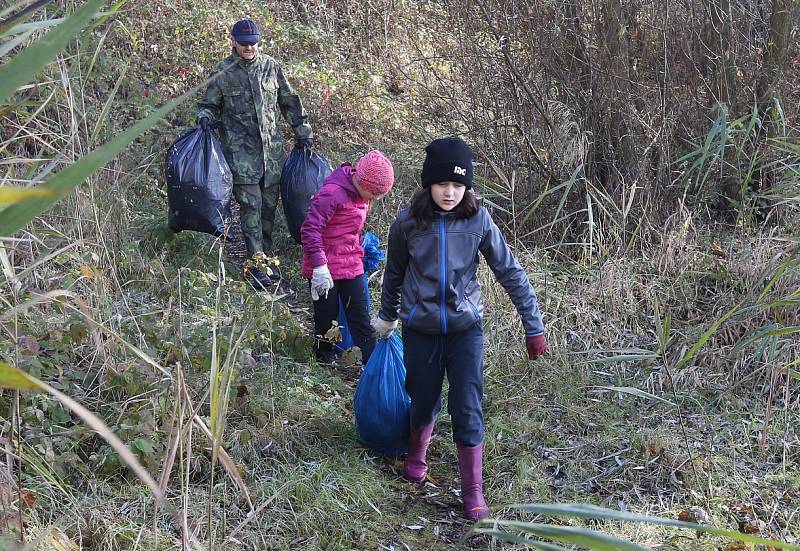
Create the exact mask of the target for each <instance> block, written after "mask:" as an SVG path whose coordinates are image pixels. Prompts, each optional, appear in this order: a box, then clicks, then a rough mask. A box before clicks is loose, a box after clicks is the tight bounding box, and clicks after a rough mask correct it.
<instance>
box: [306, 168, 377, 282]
mask: <svg viewBox="0 0 800 551" xmlns="http://www.w3.org/2000/svg"><path fill="white" fill-rule="evenodd" d="M354 170H355V169H353V167H352V166H351V165H350V163H344V164H342V165H341V166H340V167H339V168H337V169H336V170H334V171H333V174H331V175H330V176H328V177H327V178H325V184H324V185H323V186H322V189H320V190H319V191H318V192H317V193H316V194H315V195H314V197H313V198H312V199H311V205H310V206H309V207H308V214H307V215H306V221H305V222H303V225H302V226H301V227H300V241H301V242H302V244H303V276H305V277H308V278H310V277H311V273H312V271H313V270H314V268H316V267H317V266H322V265H323V264H327V265H328V269H329V270H330V271H331V277H332V278H333V279H334V280H336V279H353V278H355V277H357V276H359V275H361V274H363V273H364V264H363V263H362V260H361V259H362V258H363V256H364V249H363V248H362V247H361V228H363V227H364V221H365V220H366V219H367V208H368V207H369V201H366V200H364V199H362V198H361V195H360V194H359V193H358V190H357V189H356V187H355V185H353V172H354Z"/></svg>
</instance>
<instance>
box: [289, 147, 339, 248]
mask: <svg viewBox="0 0 800 551" xmlns="http://www.w3.org/2000/svg"><path fill="white" fill-rule="evenodd" d="M331 172H333V171H332V170H331V165H330V164H328V161H327V160H326V159H325V157H323V156H322V155H320V154H319V153H315V152H314V151H312V150H311V148H310V147H295V148H294V149H293V150H292V152H291V153H289V157H288V158H287V159H286V162H284V163H283V171H282V172H281V202H282V203H283V213H284V214H285V215H286V225H287V226H289V233H290V234H291V235H292V237H293V238H294V240H295V241H296V242H297V243H300V226H302V225H303V222H304V221H305V219H306V213H308V206H309V205H310V204H311V197H312V196H313V195H314V194H315V193H316V192H317V191H319V189H320V188H321V187H322V183H323V182H324V181H325V178H327V177H328V176H329V175H330V173H331Z"/></svg>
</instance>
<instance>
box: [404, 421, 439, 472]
mask: <svg viewBox="0 0 800 551" xmlns="http://www.w3.org/2000/svg"><path fill="white" fill-rule="evenodd" d="M431 434H433V423H431V424H430V425H425V426H424V427H420V428H418V429H415V428H414V427H411V436H410V437H409V439H408V453H407V454H406V460H405V461H404V462H403V477H404V478H405V479H406V480H410V481H411V482H422V481H423V480H425V476H426V475H427V474H428V463H427V462H426V461H425V457H426V456H427V455H428V445H429V444H430V443H431Z"/></svg>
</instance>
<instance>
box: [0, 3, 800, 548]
mask: <svg viewBox="0 0 800 551" xmlns="http://www.w3.org/2000/svg"><path fill="white" fill-rule="evenodd" d="M22 4H26V3H25V2H23V3H22ZM22 4H20V5H11V6H10V8H9V9H8V10H7V11H6V12H2V13H3V15H0V17H7V16H8V15H9V13H11V12H13V11H14V10H15V9H17V8H22V7H23V6H22ZM82 4H83V2H62V3H59V5H57V6H56V5H48V6H46V7H43V8H39V9H37V10H35V11H33V14H32V16H31V17H30V19H29V23H34V25H33V27H29V28H27V29H29V30H30V34H26V33H27V32H28V31H27V30H26V31H24V32H16V31H15V32H9V31H8V29H7V28H6V27H5V26H3V25H0V32H3V33H6V34H3V35H0V46H2V47H3V48H4V49H7V51H5V50H4V56H8V57H11V56H14V55H16V54H18V53H19V52H20V51H21V50H22V49H23V48H26V47H29V46H30V45H32V44H34V43H36V41H38V40H39V39H41V37H42V36H44V33H45V31H44V30H42V29H38V28H37V27H36V23H42V22H46V21H48V20H49V19H52V18H54V17H59V16H62V15H64V14H65V13H71V12H72V11H74V9H75V8H76V7H77V6H79V5H82ZM4 9H5V8H4ZM799 10H800V6H798V5H797V3H792V2H789V1H788V0H772V1H766V0H703V1H690V2H653V1H649V0H642V1H633V0H557V1H555V0H554V1H545V2H513V1H507V0H497V1H493V0H487V1H467V2H409V1H405V0H392V1H389V0H376V1H371V2H355V1H352V0H334V1H324V0H315V1H311V2H300V1H293V2H290V3H276V2H271V1H270V2H266V3H264V2H252V1H249V0H246V1H242V2H237V3H233V2H223V3H209V2H205V1H198V2H191V3H189V2H184V1H182V0H181V1H174V2H139V3H130V2H129V3H127V4H125V5H124V6H123V8H122V10H121V11H120V13H118V14H117V15H115V16H114V17H112V18H109V19H108V20H104V21H101V22H100V24H99V25H98V26H97V27H95V28H92V29H91V30H90V31H87V32H86V33H84V34H83V35H81V36H80V37H79V38H78V39H77V40H74V41H72V42H71V43H70V45H69V46H68V47H67V49H66V50H65V51H64V52H63V54H61V55H59V56H58V57H57V59H56V61H55V62H53V63H51V64H49V65H48V66H47V67H46V69H45V70H44V71H43V72H42V73H41V74H40V75H38V76H37V79H36V82H37V85H36V86H35V87H28V88H24V89H22V90H20V91H19V92H18V93H17V95H16V96H14V97H13V98H12V100H10V101H8V102H6V103H4V104H3V105H2V106H0V155H2V164H0V185H2V186H3V187H5V186H9V185H17V186H26V187H29V186H35V185H39V184H41V182H43V181H47V179H48V178H50V177H51V176H52V175H53V174H58V173H59V172H61V171H62V170H63V169H64V168H65V167H66V166H68V165H71V164H72V163H74V162H76V161H78V160H79V159H80V158H82V157H85V156H86V154H87V153H88V152H90V151H92V150H93V149H95V148H97V147H98V146H99V145H100V144H103V143H106V142H108V141H109V140H110V139H111V138H112V137H113V136H115V135H118V134H119V133H120V132H121V131H123V130H125V129H127V128H129V127H130V126H131V124H132V122H133V121H135V120H138V119H140V118H142V117H144V116H146V115H147V114H148V113H150V112H152V110H153V109H154V108H155V106H158V105H161V104H162V103H163V102H165V101H167V100H169V99H171V98H174V97H176V96H178V95H180V94H181V93H183V92H185V91H187V90H189V89H190V88H191V87H192V86H194V85H196V84H199V83H201V82H202V80H203V78H204V77H205V75H206V74H207V70H208V67H209V66H210V65H211V63H213V61H214V60H216V59H218V58H220V57H222V56H223V55H225V54H226V46H225V33H226V29H227V28H228V27H229V26H230V24H231V23H232V22H233V21H234V20H235V19H237V18H238V17H240V16H243V15H249V16H252V17H253V18H255V19H256V20H257V21H259V22H260V23H261V24H262V26H263V27H264V30H265V34H266V36H267V39H266V40H265V41H264V44H263V48H264V49H265V50H266V51H267V52H268V53H270V54H273V55H275V56H276V57H278V58H279V59H280V60H281V61H282V62H283V63H284V67H285V68H286V72H287V74H288V75H289V76H290V78H291V79H292V82H293V84H294V85H295V87H296V88H297V89H298V90H300V91H301V93H302V94H303V98H304V100H305V103H306V106H307V108H308V110H309V111H310V113H311V117H312V123H313V125H314V128H315V131H316V134H317V146H318V148H319V149H320V150H321V151H322V152H323V153H324V154H325V155H326V156H327V157H328V158H329V159H330V160H331V161H332V162H333V163H337V162H340V161H343V160H351V159H353V158H356V157H357V156H358V155H359V154H360V153H362V152H364V151H365V150H367V149H368V148H371V147H378V148H381V149H382V150H384V151H386V152H387V153H388V154H389V155H390V157H391V158H392V159H393V160H394V161H395V166H396V167H397V174H398V184H397V186H396V188H395V192H394V193H393V194H392V196H391V197H390V198H388V199H387V200H385V201H384V202H382V203H381V204H379V205H377V206H376V208H375V209H374V210H373V212H372V213H371V215H370V216H371V218H370V221H369V225H370V228H369V229H371V230H372V231H374V232H375V233H377V234H378V235H380V236H381V237H382V238H385V234H386V231H387V229H388V225H389V222H390V220H391V219H392V217H393V215H394V213H395V211H396V209H397V207H398V206H400V205H401V204H403V203H404V202H405V201H406V200H407V199H408V197H409V196H410V194H411V193H412V192H413V190H414V188H415V187H416V185H417V184H416V182H417V180H418V173H419V168H420V164H421V160H422V153H423V151H422V150H423V147H424V145H425V143H427V141H428V140H429V139H431V138H432V137H436V136H441V135H443V134H447V133H458V134H460V135H462V136H464V137H465V139H466V140H467V141H469V142H470V143H471V144H473V146H474V148H475V151H476V153H477V154H478V160H479V163H480V164H479V165H478V167H477V170H476V173H477V175H478V182H477V186H476V187H477V189H478V191H479V192H480V193H481V195H482V196H483V198H484V201H485V203H486V204H487V205H489V206H490V207H491V208H492V210H493V214H494V215H495V217H496V218H497V219H498V220H500V221H501V222H502V224H503V227H504V230H505V232H506V235H507V236H508V239H509V241H510V242H512V244H513V245H514V247H515V250H516V251H517V252H518V254H519V257H520V259H521V261H522V263H523V264H524V265H525V267H526V269H527V270H528V272H529V274H530V276H531V279H532V280H533V281H534V285H535V287H536V289H537V292H538V293H539V298H540V302H541V303H542V307H543V311H544V312H545V315H546V322H547V326H548V337H549V339H550V340H551V343H552V349H551V353H550V354H549V357H548V358H547V360H546V361H544V362H539V363H536V364H530V363H527V362H525V361H524V359H523V354H522V350H521V346H520V342H519V341H520V339H519V325H518V321H517V319H516V317H515V316H514V315H512V314H511V313H513V307H512V306H511V304H510V303H509V301H508V299H507V297H506V295H505V293H504V292H503V291H502V289H500V288H499V287H498V286H497V285H496V284H495V283H494V280H493V278H491V277H490V274H488V273H485V274H481V278H482V283H483V285H484V289H485V293H486V298H487V303H488V315H487V320H486V333H487V336H488V338H487V365H486V381H487V383H486V384H487V388H486V406H485V409H486V417H487V442H486V447H487V459H486V470H487V495H488V497H489V499H490V501H491V503H492V504H493V506H494V507H495V512H496V516H497V517H498V518H501V519H517V520H524V521H531V520H540V521H541V520H542V519H543V518H544V517H542V516H539V515H536V514H533V513H526V512H522V511H519V510H517V509H513V508H510V507H507V506H508V505H510V504H512V503H521V502H522V503H524V502H546V503H549V502H559V503H566V502H581V503H593V504H599V505H603V506H606V507H610V508H612V509H616V510H620V509H621V510H627V511H632V512H640V513H648V514H653V515H658V516H662V517H669V518H681V519H682V520H696V521H700V522H703V523H706V522H711V523H713V524H716V525H719V526H725V527H729V528H733V529H738V530H742V531H744V532H750V533H757V534H759V535H762V536H765V537H773V538H777V539H779V540H782V541H785V542H793V543H797V542H798V541H800V539H798V538H800V531H798V526H799V525H800V522H798V519H799V518H800V516H799V515H800V494H799V493H798V491H797V488H798V484H800V468H799V467H798V465H800V455H798V450H800V435H798V433H797V427H798V424H799V423H800V395H798V392H797V384H798V377H799V376H800V375H798V373H800V371H799V370H798V367H800V366H799V365H798V361H799V360H800V339H798V338H797V336H798V334H800V294H799V293H800V261H799V260H798V255H800V251H798V235H797V230H798V221H800V217H798V207H799V206H800V201H799V200H798V197H799V196H800V177H799V175H800V142H798V134H797V128H798V126H799V125H800V120H798V118H799V117H800V113H798V110H797V105H798V104H800V89H799V88H798V86H797V83H798V82H800V80H798V78H797V77H798V71H800V51H799V50H798V44H799V43H800V41H798V40H797V32H798V29H797V18H798V17H797V16H798V11H799ZM16 39H18V40H19V42H18V43H16V44H15V43H12V41H13V40H16ZM3 61H5V58H4V60H3ZM192 113H193V107H192V106H191V100H190V101H189V102H188V103H187V104H184V105H182V106H180V107H179V108H178V109H177V110H176V111H175V113H174V114H170V115H168V116H167V117H165V118H164V120H163V121H162V122H161V123H160V125H159V126H158V127H157V128H155V129H154V130H153V131H151V132H149V133H147V134H144V135H142V136H141V137H140V138H138V139H137V140H136V141H135V142H134V143H133V144H132V145H131V146H130V147H129V148H128V149H126V150H125V152H124V153H122V154H121V155H119V156H115V157H114V158H113V159H110V160H109V162H108V164H106V166H105V168H104V169H102V170H100V171H98V172H97V173H95V174H94V175H93V176H91V177H90V178H88V179H87V180H86V181H85V182H84V183H83V184H82V185H81V186H80V187H79V188H78V189H77V191H75V192H74V193H72V194H70V195H68V196H67V197H65V198H64V199H62V200H61V201H60V202H59V203H58V205H56V206H55V207H54V208H53V209H52V210H50V211H48V212H47V213H46V214H44V215H43V216H40V217H38V218H36V220H34V221H32V222H31V223H29V224H28V225H27V226H26V227H25V228H24V229H23V230H22V231H19V232H16V233H14V234H13V235H7V236H4V237H2V238H0V245H2V247H0V264H1V265H2V276H0V330H1V331H2V333H3V339H2V340H0V360H1V361H2V362H4V363H8V364H10V365H12V366H14V367H17V368H19V369H21V370H23V371H24V372H26V373H28V374H30V375H32V376H34V377H37V378H38V379H40V380H42V381H44V382H45V383H47V384H49V385H50V386H51V387H52V388H53V389H55V390H57V391H60V392H63V393H64V394H66V395H69V396H71V397H72V398H74V399H75V400H77V401H78V402H80V403H81V404H83V406H85V407H86V408H88V410H91V411H92V412H94V413H96V414H97V416H98V417H99V418H100V419H102V420H103V421H104V422H105V424H106V425H107V427H108V429H107V430H108V432H109V433H110V432H113V433H114V434H116V435H117V436H119V437H120V438H121V440H122V441H123V442H124V443H125V444H126V445H127V446H128V448H129V449H130V450H131V451H132V452H133V454H134V455H135V457H136V460H137V461H138V462H139V463H141V464H142V465H143V467H144V468H145V469H146V470H147V471H148V472H149V473H150V475H151V476H152V477H153V479H155V480H156V481H158V482H157V483H158V484H159V486H160V489H161V490H163V491H164V492H165V494H166V501H165V502H164V503H162V504H161V505H160V506H159V507H156V505H155V500H154V498H153V495H152V493H151V492H150V490H148V489H147V488H146V487H145V486H144V485H143V484H141V483H140V481H138V480H137V479H136V478H135V477H134V475H133V474H131V471H130V469H129V463H127V462H126V461H125V460H124V458H122V457H121V456H120V455H119V454H118V453H117V452H115V451H114V450H113V449H112V448H110V447H109V445H108V442H107V441H106V440H105V439H104V438H103V434H104V433H103V430H105V429H102V430H98V429H97V427H96V426H94V425H92V426H91V428H89V426H87V425H86V424H84V422H83V421H82V420H81V419H80V418H79V417H78V416H77V414H76V413H75V410H74V409H70V408H69V407H67V406H66V405H65V402H64V401H59V400H58V399H56V398H54V397H53V395H52V394H46V393H33V392H21V393H16V392H14V391H11V390H2V391H0V392H2V394H0V444H2V449H3V450H4V461H3V462H2V464H3V467H2V468H0V532H5V535H6V536H7V538H6V539H4V540H0V547H1V546H3V545H7V546H16V543H14V542H17V541H20V540H21V539H24V540H26V542H27V544H28V545H29V546H31V547H34V548H37V547H38V548H41V549H184V548H187V547H188V546H189V545H190V544H191V543H192V541H195V542H196V543H197V544H198V545H199V546H201V547H217V548H225V549H228V548H230V549H233V548H244V549H404V548H405V549H443V548H451V547H455V546H457V545H459V543H462V544H463V545H464V547H465V548H487V549H488V548H503V549H506V548H508V549H513V548H517V546H516V545H514V544H505V543H499V542H497V541H495V540H491V539H489V538H487V537H486V536H471V537H469V539H468V540H466V543H465V542H464V541H463V540H462V538H463V537H464V536H465V534H466V533H467V532H468V530H469V528H470V527H469V526H467V525H466V524H465V523H464V522H463V521H462V520H461V519H460V516H459V514H458V497H457V495H456V491H457V488H458V482H457V479H456V474H455V472H454V468H453V465H454V462H453V458H454V450H453V448H452V445H451V443H450V441H449V439H450V431H449V420H448V419H447V417H446V416H443V417H442V419H441V422H440V424H439V428H438V429H437V433H436V435H435V439H434V444H433V448H432V475H433V478H434V481H435V484H429V485H426V486H424V487H412V486H410V485H408V484H407V483H405V482H403V481H402V480H401V479H400V478H399V477H398V476H397V468H398V463H397V462H396V461H392V460H387V459H385V458H381V457H378V456H375V455H373V454H371V453H370V452H369V451H367V450H365V449H363V448H362V447H360V446H359V444H358V443H357V441H356V438H355V434H354V431H353V427H352V407H351V400H352V393H353V389H354V385H355V382H356V379H357V376H358V368H357V367H353V366H346V365H341V366H337V367H336V368H331V367H330V366H323V365H318V364H315V363H314V362H312V361H310V359H309V343H308V338H307V335H308V331H309V330H308V321H309V305H308V299H307V297H306V296H305V288H306V287H305V282H304V281H303V280H302V278H301V277H300V275H299V271H298V263H299V251H298V249H297V247H296V246H295V245H294V244H292V243H290V242H289V241H288V237H286V236H284V237H283V239H282V240H280V241H279V243H278V252H279V254H280V255H281V258H282V269H283V271H284V272H285V273H286V280H285V281H284V282H282V283H281V284H280V286H279V287H278V288H277V289H276V291H275V293H274V294H261V295H259V294H255V293H253V292H252V291H251V290H250V289H249V288H248V287H247V286H246V285H245V284H244V283H243V282H242V281H240V280H239V278H238V274H237V273H236V271H235V269H234V268H233V266H232V265H231V264H230V263H226V262H225V261H224V258H222V255H221V254H220V247H221V245H220V244H219V243H214V242H213V241H212V240H211V239H210V238H206V237H205V236H200V235H188V234H186V233H182V234H178V235H177V236H172V235H169V234H168V232H165V231H164V229H163V221H164V219H165V202H166V199H165V193H164V192H163V184H162V181H161V174H160V163H161V160H162V155H163V151H164V148H165V145H166V144H168V143H169V142H170V141H171V140H172V139H174V137H176V136H177V134H178V133H179V132H180V131H181V129H182V128H183V127H185V126H186V125H188V124H191V121H192ZM289 146H290V144H289V143H288V142H287V148H288V147H289ZM0 189H3V188H2V187H0ZM3 216H4V215H3V213H2V212H0V219H2V218H3ZM378 277H379V276H378ZM373 292H377V280H374V282H373ZM0 375H2V374H0ZM3 376H5V375H3ZM4 380H5V379H4ZM4 384H5V383H4ZM254 511H255V513H254ZM552 524H553V525H554V526H558V525H560V524H571V525H574V526H581V527H591V528H598V529H601V530H603V531H606V532H608V533H611V534H615V535H617V536H620V537H623V538H627V539H630V540H633V541H636V542H637V543H639V544H641V545H646V546H648V547H651V548H658V549H680V550H685V549H698V550H699V549H703V550H706V549H711V548H714V549H727V550H732V549H744V548H745V547H733V545H735V544H730V543H727V542H728V541H729V540H725V541H723V540H722V539H719V538H716V537H711V536H699V535H696V534H694V533H693V532H685V531H684V532H678V531H675V530H668V529H665V528H663V527H662V528H656V527H652V526H647V525H631V524H625V523H616V522H602V523H599V522H593V521H585V522H584V521H578V520H569V521H567V520H563V519H562V520H560V521H558V522H552ZM742 545H744V544H742Z"/></svg>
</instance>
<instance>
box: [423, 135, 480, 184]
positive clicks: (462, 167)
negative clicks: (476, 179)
mask: <svg viewBox="0 0 800 551" xmlns="http://www.w3.org/2000/svg"><path fill="white" fill-rule="evenodd" d="M439 182H458V183H460V184H464V185H465V186H467V189H470V188H471V187H472V149H470V148H469V146H468V145H467V144H466V143H465V142H464V140H462V139H461V138H439V139H438V140H433V141H432V142H431V143H429V144H428V147H426V148H425V162H424V163H422V186H423V187H428V186H430V185H432V184H436V183H439Z"/></svg>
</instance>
